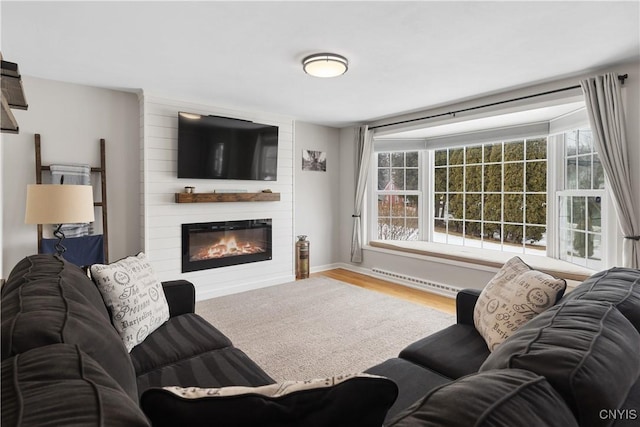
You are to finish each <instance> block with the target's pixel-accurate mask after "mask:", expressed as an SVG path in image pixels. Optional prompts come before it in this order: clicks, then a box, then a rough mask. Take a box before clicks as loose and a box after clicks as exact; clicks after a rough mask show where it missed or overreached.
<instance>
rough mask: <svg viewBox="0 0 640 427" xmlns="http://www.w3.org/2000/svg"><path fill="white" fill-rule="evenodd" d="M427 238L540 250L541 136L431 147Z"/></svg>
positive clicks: (542, 247)
mask: <svg viewBox="0 0 640 427" xmlns="http://www.w3.org/2000/svg"><path fill="white" fill-rule="evenodd" d="M434 156H435V164H434V185H433V187H434V203H435V206H434V218H433V239H432V240H433V241H434V242H441V243H448V244H456V245H463V246H472V247H478V248H487V249H493V250H500V251H505V252H515V253H533V254H538V255H544V254H545V253H546V247H545V245H546V241H545V234H546V218H547V211H546V209H547V203H546V197H547V140H546V138H535V139H525V140H519V141H509V142H500V143H492V144H480V145H470V146H466V147H460V148H450V149H443V150H436V151H435V153H434Z"/></svg>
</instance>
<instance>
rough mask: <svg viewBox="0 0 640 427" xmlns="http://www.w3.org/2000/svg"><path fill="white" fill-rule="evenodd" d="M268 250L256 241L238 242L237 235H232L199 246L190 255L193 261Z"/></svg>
mask: <svg viewBox="0 0 640 427" xmlns="http://www.w3.org/2000/svg"><path fill="white" fill-rule="evenodd" d="M261 252H266V250H265V248H264V247H262V246H261V245H260V244H258V243H254V242H238V241H237V240H236V237H235V236H233V235H231V236H228V237H223V238H221V239H220V240H218V241H217V242H216V243H213V244H211V245H208V246H205V247H201V248H199V249H198V250H197V251H196V252H195V253H192V254H191V256H190V260H191V261H202V260H205V259H215V258H223V257H228V256H237V255H249V254H257V253H261Z"/></svg>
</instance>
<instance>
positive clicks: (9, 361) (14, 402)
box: [1, 255, 398, 427]
mask: <svg viewBox="0 0 640 427" xmlns="http://www.w3.org/2000/svg"><path fill="white" fill-rule="evenodd" d="M162 286H163V288H164V293H165V296H166V298H167V302H168V305H169V314H170V318H169V320H168V321H167V322H165V323H164V324H162V326H160V327H159V328H158V329H156V330H155V331H153V332H151V334H149V335H148V336H147V337H146V338H145V340H144V341H143V342H142V343H140V344H138V345H137V346H136V347H134V348H133V349H132V350H131V353H128V352H127V350H126V348H125V346H124V344H123V342H122V340H121V338H120V336H119V335H118V333H117V332H116V329H115V328H114V327H113V326H112V324H111V316H110V314H109V313H108V310H107V308H106V306H105V303H104V301H103V299H102V296H101V294H100V292H99V291H98V288H97V287H96V286H95V285H94V283H93V282H92V281H91V280H90V279H89V278H88V276H87V275H86V274H85V272H84V271H83V270H81V269H80V268H78V267H76V266H75V265H72V264H70V263H68V262H66V261H64V260H63V259H62V258H59V257H56V256H52V255H33V256H29V257H26V258H25V259H23V260H22V261H20V262H19V263H18V264H17V265H16V266H15V267H14V269H13V270H12V272H11V274H10V276H9V278H8V280H7V282H6V283H5V284H4V286H3V287H2V293H1V301H2V378H1V381H2V384H1V386H2V395H1V398H2V408H1V410H2V420H1V421H2V422H1V424H2V426H3V427H4V426H21V427H26V426H56V427H58V426H65V427H69V426H101V427H103V426H114V427H115V426H117V427H129V426H150V425H151V424H153V425H154V426H156V427H165V426H167V427H169V426H171V427H173V426H186V425H188V426H190V427H199V426H207V427H209V426H224V427H252V426H258V425H259V426H263V427H296V426H307V427H324V426H341V425H343V426H345V427H347V426H349V427H374V426H379V425H380V424H381V423H382V421H383V419H384V417H385V414H386V412H387V410H388V409H389V407H390V406H391V405H392V403H393V402H394V401H395V399H396V396H397V393H398V388H397V386H396V384H395V383H393V382H392V381H390V380H388V379H385V378H372V377H366V376H357V377H347V378H348V379H346V378H345V377H336V378H334V379H333V380H332V381H334V382H335V384H330V386H327V384H326V382H323V385H322V386H320V387H316V388H304V389H303V390H297V391H293V392H288V393H284V395H282V396H277V397H273V398H272V396H270V395H268V394H266V395H261V394H258V393H255V390H253V389H252V390H251V393H242V394H240V395H237V396H236V395H232V396H225V397H218V398H215V399H208V398H202V399H183V398H182V397H180V396H176V395H175V394H173V393H171V392H170V391H167V390H164V389H163V388H162V387H165V386H179V387H203V388H216V387H225V386H249V387H259V386H264V385H269V384H274V381H273V379H272V378H270V377H269V375H267V374H266V373H265V372H264V371H263V370H262V369H261V368H260V367H259V366H258V365H256V364H255V363H254V362H253V361H252V360H251V359H250V358H249V357H248V356H247V355H246V354H245V353H244V352H242V351H241V350H240V349H238V348H236V347H234V346H233V344H232V343H231V341H230V340H229V339H228V338H227V337H226V336H225V335H224V334H223V333H222V332H220V331H219V330H217V329H216V328H215V327H214V326H212V325H211V324H209V323H208V322H207V321H205V320H204V319H203V318H201V317H200V316H198V315H197V314H195V313H194V308H195V288H194V286H193V284H192V283H190V282H188V281H185V280H177V281H171V282H165V283H163V284H162ZM277 387H278V388H279V389H278V391H281V390H283V389H284V388H283V385H278V386H277ZM256 418H259V420H256ZM336 420H339V421H338V422H337V421H336Z"/></svg>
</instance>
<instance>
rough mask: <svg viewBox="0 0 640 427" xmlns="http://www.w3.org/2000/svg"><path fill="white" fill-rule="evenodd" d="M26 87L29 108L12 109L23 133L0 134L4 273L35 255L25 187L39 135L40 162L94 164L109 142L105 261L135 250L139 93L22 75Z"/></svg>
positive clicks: (32, 174) (32, 170) (31, 179)
mask: <svg viewBox="0 0 640 427" xmlns="http://www.w3.org/2000/svg"><path fill="white" fill-rule="evenodd" d="M23 84H24V90H25V94H26V97H27V101H28V103H29V109H28V110H26V111H22V110H13V112H14V115H15V116H16V119H17V120H18V124H19V126H20V133H19V134H17V135H15V134H2V186H3V187H2V213H3V215H2V216H3V218H2V261H3V262H2V268H3V270H2V277H5V278H6V277H7V275H8V274H9V272H10V270H11V269H12V268H13V266H14V265H15V264H16V263H17V262H18V261H19V260H20V259H22V258H23V257H24V256H26V255H30V254H33V253H36V252H37V246H36V226H35V225H26V224H24V210H25V198H26V189H27V184H33V183H35V180H36V177H35V150H34V134H36V133H39V134H41V137H42V160H43V163H44V164H52V163H84V164H91V165H92V166H97V165H99V164H100V157H99V154H100V150H99V139H100V138H104V139H105V140H106V152H107V159H106V161H107V184H108V204H109V210H108V215H109V218H108V219H109V229H110V232H109V251H110V258H111V259H112V260H116V259H118V258H122V257H124V256H126V255H129V254H135V253H137V252H138V251H140V249H141V248H140V237H139V236H140V231H139V229H140V196H139V192H138V188H139V182H140V154H139V152H140V149H139V132H140V129H139V126H140V119H139V107H138V97H137V95H136V94H134V93H130V92H121V91H114V90H107V89H99V88H95V87H90V86H82V85H76V84H68V83H61V82H56V81H52V80H43V79H37V78H31V77H27V76H23ZM98 214H99V211H96V215H98Z"/></svg>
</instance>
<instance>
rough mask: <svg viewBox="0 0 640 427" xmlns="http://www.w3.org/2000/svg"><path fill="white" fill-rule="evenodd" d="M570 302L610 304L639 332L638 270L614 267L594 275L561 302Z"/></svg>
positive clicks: (639, 290)
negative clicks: (581, 301) (587, 301)
mask: <svg viewBox="0 0 640 427" xmlns="http://www.w3.org/2000/svg"><path fill="white" fill-rule="evenodd" d="M571 300H583V301H585V300H589V301H602V302H610V303H611V304H613V305H615V306H616V308H617V309H618V310H619V311H620V313H622V314H623V315H624V316H625V317H626V318H627V319H629V321H630V322H631V323H632V324H633V326H635V328H636V329H637V330H638V331H640V270H636V269H633V268H621V267H615V268H612V269H609V270H605V271H601V272H599V273H596V274H594V275H593V276H591V277H590V278H588V279H587V280H585V281H584V282H582V283H581V284H580V285H578V287H576V288H575V289H574V290H573V291H571V292H569V293H568V294H567V295H565V296H564V298H563V299H562V300H561V302H564V301H571Z"/></svg>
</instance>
